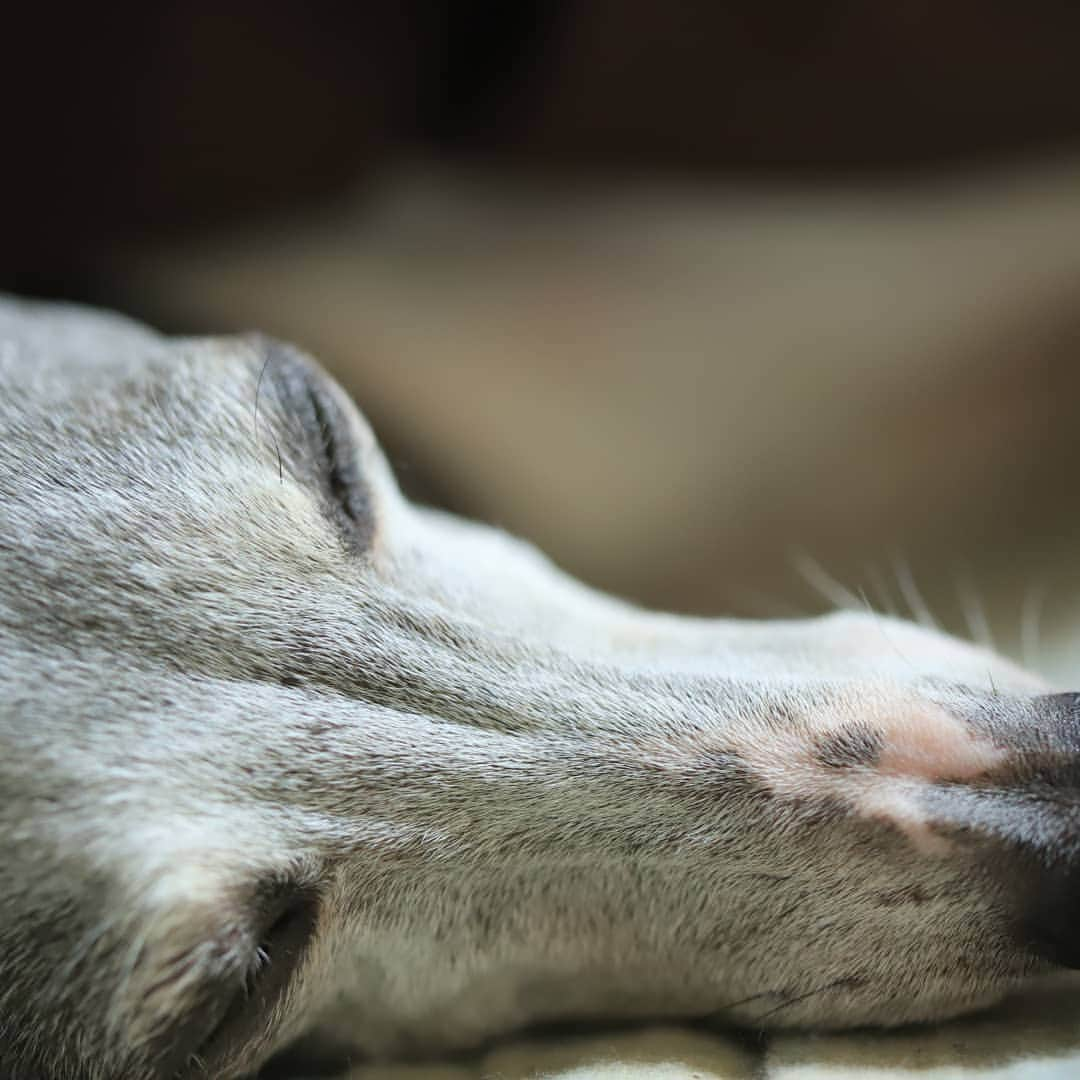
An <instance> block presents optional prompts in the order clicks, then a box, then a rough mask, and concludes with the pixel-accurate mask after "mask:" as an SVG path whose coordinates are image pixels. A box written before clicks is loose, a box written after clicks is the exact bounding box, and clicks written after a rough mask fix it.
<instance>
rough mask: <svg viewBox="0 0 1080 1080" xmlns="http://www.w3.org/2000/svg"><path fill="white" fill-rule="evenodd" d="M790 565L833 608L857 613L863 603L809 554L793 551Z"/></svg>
mask: <svg viewBox="0 0 1080 1080" xmlns="http://www.w3.org/2000/svg"><path fill="white" fill-rule="evenodd" d="M789 558H790V560H791V565H792V566H793V567H794V568H795V570H796V571H797V572H798V573H799V574H800V575H801V577H802V578H803V580H804V581H805V582H806V583H807V585H809V586H810V588H812V589H813V590H814V591H815V592H817V593H818V594H819V595H820V596H822V597H823V598H824V599H826V600H828V601H829V603H830V604H832V605H833V607H835V608H840V609H848V610H855V611H857V610H858V609H859V608H861V607H862V606H863V601H862V600H861V599H860V598H859V597H858V596H857V595H856V594H855V593H853V592H852V591H851V590H850V589H849V588H848V587H847V586H846V585H844V584H843V583H842V582H840V581H837V579H836V578H834V577H833V576H832V574H830V573H829V571H828V570H826V569H825V567H824V566H822V565H821V563H819V562H818V561H817V559H815V558H814V557H813V556H812V555H810V554H809V552H806V551H801V550H800V551H793V552H792V553H791V554H790V556H789Z"/></svg>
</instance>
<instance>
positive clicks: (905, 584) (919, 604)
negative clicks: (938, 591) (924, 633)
mask: <svg viewBox="0 0 1080 1080" xmlns="http://www.w3.org/2000/svg"><path fill="white" fill-rule="evenodd" d="M893 572H894V573H895V575H896V584H897V585H898V586H899V587H900V595H901V596H902V597H903V598H904V603H905V604H907V606H908V608H909V609H910V611H911V614H912V615H914V616H915V620H916V622H918V623H919V625H920V626H925V627H926V629H927V630H939V629H940V626H939V625H938V621H937V619H935V618H934V613H933V612H932V611H931V610H930V606H929V604H927V602H926V599H925V598H924V597H923V594H922V593H921V592H920V591H919V586H918V585H917V584H916V583H915V575H914V574H913V573H912V572H911V566H910V565H909V564H908V562H907V560H906V559H904V558H902V557H901V556H900V555H895V556H893Z"/></svg>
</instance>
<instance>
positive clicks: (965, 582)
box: [956, 572, 997, 650]
mask: <svg viewBox="0 0 1080 1080" xmlns="http://www.w3.org/2000/svg"><path fill="white" fill-rule="evenodd" d="M956 598H957V599H958V600H959V601H960V607H961V609H962V610H963V612H964V622H966V623H967V628H968V633H969V634H970V636H971V640H972V641H974V642H975V643H976V644H977V645H981V646H982V647H983V648H984V649H990V650H995V649H996V648H997V646H996V645H995V644H994V632H993V631H992V630H991V629H990V620H989V619H988V618H987V616H986V607H985V606H984V605H983V602H982V597H981V596H980V595H979V592H978V590H977V589H976V588H975V583H974V582H973V581H972V580H971V578H970V577H969V576H968V574H967V573H966V572H963V573H958V574H957V576H956Z"/></svg>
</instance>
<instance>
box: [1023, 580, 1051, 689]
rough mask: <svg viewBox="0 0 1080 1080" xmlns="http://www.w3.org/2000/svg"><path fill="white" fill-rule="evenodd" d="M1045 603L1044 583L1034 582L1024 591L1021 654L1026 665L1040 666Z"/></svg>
mask: <svg viewBox="0 0 1080 1080" xmlns="http://www.w3.org/2000/svg"><path fill="white" fill-rule="evenodd" d="M1045 603H1046V586H1045V585H1044V584H1042V583H1035V584H1032V585H1030V586H1028V588H1027V589H1026V590H1025V591H1024V599H1023V600H1022V602H1021V604H1020V655H1021V656H1022V657H1023V659H1024V664H1025V666H1026V667H1032V668H1033V667H1038V665H1039V661H1040V659H1041V653H1042V641H1041V639H1040V630H1041V622H1042V613H1043V608H1044V606H1045Z"/></svg>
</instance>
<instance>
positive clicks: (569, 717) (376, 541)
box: [0, 301, 1080, 1080]
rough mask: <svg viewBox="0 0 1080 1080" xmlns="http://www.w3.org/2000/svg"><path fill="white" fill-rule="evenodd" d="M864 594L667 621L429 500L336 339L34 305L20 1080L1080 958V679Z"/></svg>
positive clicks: (844, 1021)
mask: <svg viewBox="0 0 1080 1080" xmlns="http://www.w3.org/2000/svg"><path fill="white" fill-rule="evenodd" d="M1046 690H1047V688H1046V687H1044V686H1043V685H1042V684H1041V683H1040V682H1039V681H1038V680H1037V679H1035V678H1034V677H1032V676H1030V675H1028V674H1025V673H1024V672H1022V671H1020V670H1018V669H1017V668H1016V667H1014V666H1013V665H1011V664H1010V663H1008V662H1007V661H1005V660H1003V659H1001V658H999V657H997V656H994V655H992V654H990V653H989V652H987V651H985V650H982V649H977V648H975V647H973V646H970V645H967V644H965V643H962V642H959V641H956V640H953V639H951V638H948V637H945V636H944V635H940V634H937V633H933V632H931V631H928V630H925V629H921V628H918V627H915V626H912V625H909V624H906V623H904V622H901V621H898V620H894V619H885V618H882V617H879V616H876V615H873V614H870V613H861V614H860V613H844V614H836V615H831V616H828V617H825V618H820V619H812V620H806V621H798V622H736V621H727V620H717V621H707V620H693V619H682V618H675V617H671V616H664V615H656V614H650V613H646V612H642V611H639V610H635V609H634V608H632V607H630V606H628V605H626V604H623V603H620V602H618V601H615V600H612V599H609V598H606V597H604V596H600V595H597V594H596V593H593V592H590V591H589V590H588V589H587V588H585V587H584V586H582V585H579V584H578V583H576V582H574V581H572V580H570V579H568V578H567V577H565V576H563V575H562V574H560V573H559V572H558V571H557V570H556V569H554V568H553V567H552V566H551V565H550V564H549V563H547V562H546V561H545V560H544V559H543V558H542V557H541V556H539V555H538V554H537V553H536V552H535V551H533V550H532V549H530V548H529V547H527V546H526V545H524V544H522V543H520V542H518V541H515V540H511V539H509V538H508V537H506V536H504V535H502V534H500V533H498V532H495V531H492V530H490V529H486V528H482V527H480V526H476V525H471V524H467V523H464V522H461V521H458V520H456V519H453V518H451V517H448V516H445V515H442V514H438V513H434V512H432V511H430V510H424V509H421V508H418V507H416V506H413V505H411V504H410V503H408V502H407V501H405V500H404V499H403V497H402V496H401V495H400V493H399V492H398V490H397V488H396V486H395V484H394V480H393V478H392V476H391V474H390V471H389V469H388V468H387V465H386V462H385V460H384V459H383V457H382V455H381V454H380V451H379V448H378V446H377V444H376V442H375V440H374V438H373V437H372V434H371V432H370V430H369V429H368V427H367V426H366V425H365V422H364V420H363V419H362V418H361V416H360V414H359V413H358V412H357V410H356V409H355V408H354V407H353V406H352V405H351V404H350V402H349V401H348V400H347V399H346V397H345V396H344V395H343V393H342V392H341V391H340V389H338V388H337V387H336V386H335V385H334V383H332V382H331V381H330V380H329V379H328V377H327V376H326V375H325V374H324V373H323V372H322V371H321V370H320V369H319V368H318V366H316V365H315V364H314V363H313V362H311V361H310V360H308V359H307V358H305V357H304V356H303V355H302V354H300V353H298V352H296V351H295V350H293V349H291V348H289V347H287V346H283V345H281V344H278V343H276V342H273V341H268V340H265V339H262V338H258V337H250V338H231V339H213V340H209V339H200V340H194V339H185V340H166V339H163V338H162V337H160V336H158V335H156V334H155V333H153V332H152V331H150V330H148V329H146V328H144V327H142V326H139V325H136V324H134V323H131V322H127V321H125V320H123V319H120V318H118V317H115V316H108V315H103V314H97V313H93V312H90V311H85V310H79V309H73V308H67V307H54V306H37V305H31V304H23V303H19V302H15V301H11V302H0V1074H2V1075H3V1076H5V1077H19V1078H27V1077H33V1078H64V1077H78V1078H95V1080H99V1078H121V1077H122V1078H124V1080H144V1078H145V1080H151V1078H153V1080H159V1078H168V1077H174V1076H180V1077H196V1076H204V1075H210V1076H214V1077H234V1076H238V1075H242V1074H245V1073H248V1072H251V1071H253V1070H255V1069H256V1068H258V1067H259V1066H260V1065H261V1064H262V1063H263V1062H264V1061H266V1059H267V1058H268V1057H269V1056H270V1055H271V1054H272V1053H274V1052H275V1051H276V1050H277V1049H278V1048H280V1047H282V1046H284V1045H285V1044H287V1043H289V1042H291V1041H293V1040H295V1039H297V1038H299V1037H301V1036H310V1037H312V1038H318V1039H323V1040H326V1041H327V1042H331V1043H333V1044H334V1045H337V1046H345V1047H349V1048H352V1049H354V1050H355V1052H356V1054H357V1055H372V1056H376V1057H378V1056H399V1055H424V1054H434V1053H439V1052H444V1051H448V1050H454V1049H459V1048H464V1047H469V1046H473V1045H476V1044H477V1043H479V1042H482V1041H484V1040H486V1039H489V1038H491V1037H494V1036H496V1035H499V1034H502V1033H506V1032H509V1031H513V1030H514V1029H517V1028H520V1027H522V1026H524V1025H528V1024H534V1023H540V1022H546V1021H556V1020H560V1019H575V1018H632V1017H643V1016H649V1017H658V1016H676V1017H686V1018H692V1017H706V1016H710V1017H716V1018H718V1019H721V1020H730V1021H731V1022H732V1023H736V1024H749V1025H753V1026H754V1027H768V1026H774V1025H775V1026H780V1025H784V1026H809V1027H845V1026H851V1025H859V1024H896V1023H901V1022H907V1021H915V1020H923V1019H931V1018H937V1017H944V1016H949V1015H953V1014H956V1013H960V1012H963V1011H966V1010H971V1009H974V1008H978V1007H981V1006H984V1005H986V1004H988V1003H991V1002H994V1001H996V1000H998V999H999V998H1001V997H1002V996H1003V995H1004V994H1006V993H1007V992H1009V991H1011V990H1013V989H1014V988H1016V987H1019V986H1022V985H1023V984H1025V983H1026V982H1028V981H1031V980H1033V979H1034V978H1036V977H1038V976H1040V975H1043V974H1044V973H1047V972H1050V971H1053V970H1054V969H1055V968H1056V967H1060V966H1076V965H1077V964H1080V918H1077V908H1078V906H1080V877H1078V867H1080V861H1078V854H1077V847H1076V841H1075V837H1076V834H1077V829H1076V823H1077V817H1078V814H1077V807H1078V801H1077V787H1078V786H1080V773H1078V771H1077V768H1076V762H1077V760H1078V759H1077V749H1078V746H1080V704H1078V700H1077V698H1075V697H1074V696H1072V695H1061V694H1058V695H1049V694H1047V693H1046Z"/></svg>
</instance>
